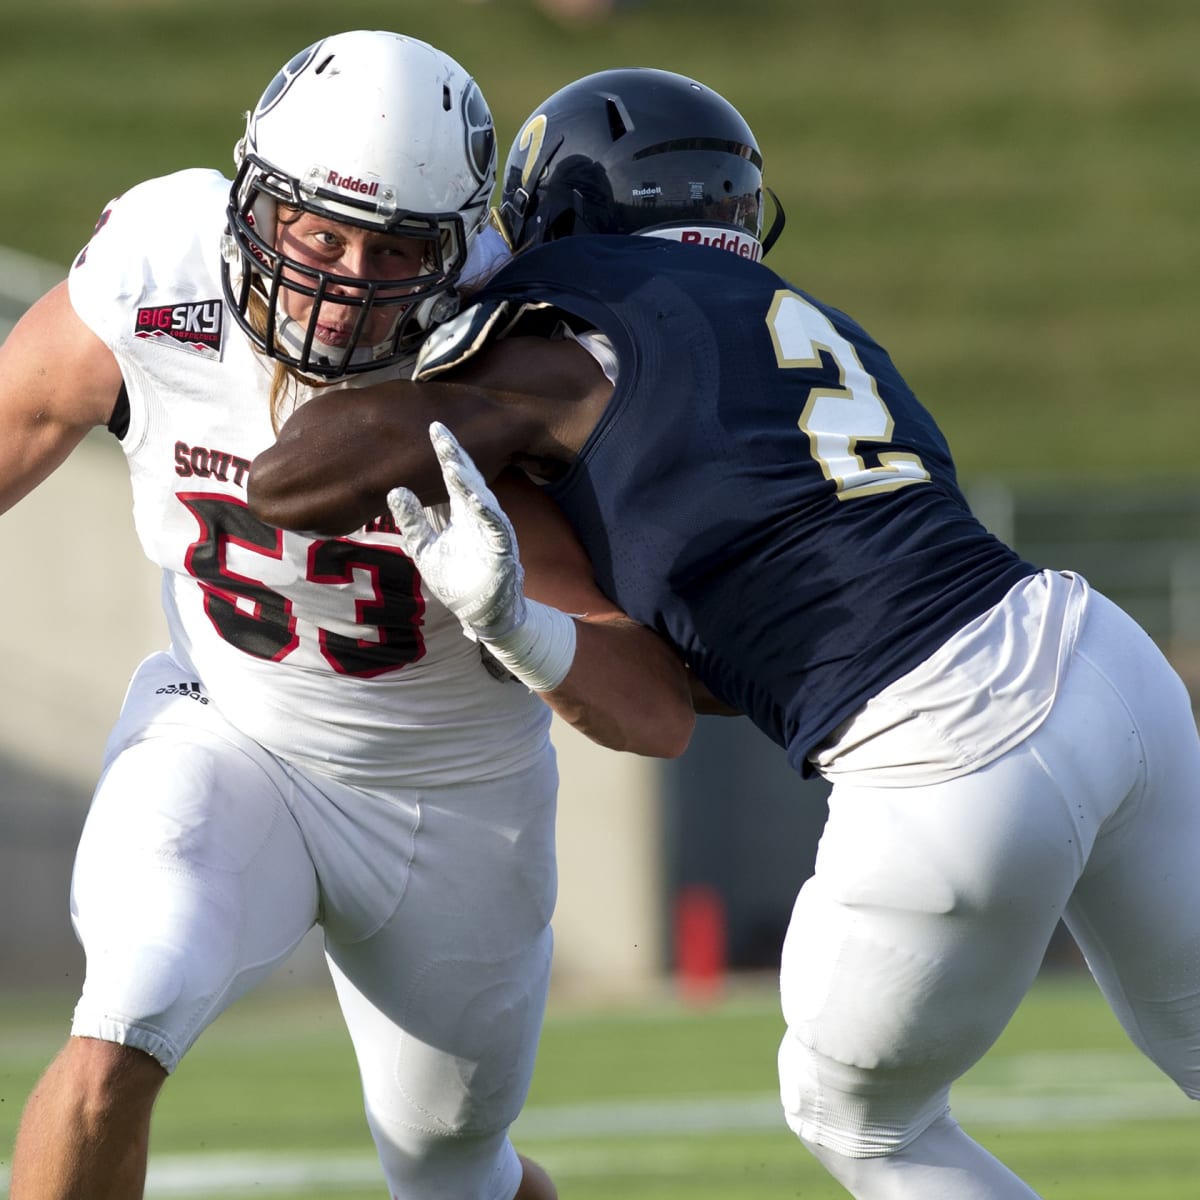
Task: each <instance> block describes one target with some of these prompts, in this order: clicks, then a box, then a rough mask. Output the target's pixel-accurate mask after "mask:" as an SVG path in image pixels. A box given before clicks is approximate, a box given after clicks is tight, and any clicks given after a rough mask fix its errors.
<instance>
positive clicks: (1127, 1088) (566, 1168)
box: [0, 1081, 1194, 1200]
mask: <svg viewBox="0 0 1200 1200" xmlns="http://www.w3.org/2000/svg"><path fill="white" fill-rule="evenodd" d="M954 1113H955V1116H956V1117H958V1118H959V1120H961V1121H962V1122H963V1123H964V1124H966V1125H968V1126H969V1125H972V1124H981V1125H1006V1126H1019V1125H1035V1126H1037V1127H1039V1128H1043V1129H1046V1128H1055V1127H1058V1128H1061V1127H1067V1126H1072V1125H1086V1124H1097V1123H1102V1122H1111V1121H1149V1120H1161V1119H1165V1118H1171V1117H1182V1118H1187V1117H1190V1116H1192V1115H1194V1113H1193V1110H1192V1107H1191V1102H1190V1101H1189V1100H1187V1099H1186V1098H1185V1097H1184V1096H1183V1095H1182V1093H1179V1092H1176V1091H1175V1090H1174V1089H1173V1088H1172V1087H1171V1085H1169V1084H1165V1083H1162V1082H1159V1081H1150V1082H1147V1083H1126V1084H1123V1085H1121V1086H1120V1087H1119V1090H1117V1089H1114V1090H1112V1091H1109V1092H1103V1091H1101V1092H1096V1091H1092V1092H1088V1093H1083V1094H1076V1095H1062V1094H1060V1095H1049V1094H1045V1093H1041V1094H1038V1095H1014V1094H1013V1093H1012V1092H1011V1091H1009V1090H1007V1089H1006V1090H1005V1091H1004V1093H1003V1094H994V1095H989V1094H988V1091H987V1089H984V1088H976V1089H963V1091H962V1094H956V1096H955V1100H954ZM737 1130H742V1131H745V1130H763V1131H764V1132H765V1131H770V1130H778V1131H779V1132H780V1133H781V1134H782V1135H785V1136H786V1126H785V1125H784V1123H783V1117H782V1114H781V1113H780V1109H779V1102H778V1100H777V1099H776V1098H775V1097H774V1096H772V1095H759V1096H712V1097H704V1098H701V1099H695V1100H686V1099H680V1100H670V1101H667V1100H645V1101H632V1102H631V1101H627V1100H615V1101H612V1102H611V1103H608V1104H578V1105H568V1106H564V1107H556V1108H549V1107H542V1108H530V1109H526V1111H525V1112H524V1113H523V1114H522V1116H521V1118H520V1120H519V1121H518V1122H517V1124H516V1126H515V1127H514V1130H513V1135H514V1138H515V1139H516V1140H517V1141H518V1142H521V1143H522V1144H528V1143H538V1142H557V1141H569V1140H572V1139H575V1140H581V1141H585V1140H588V1139H592V1138H605V1137H638V1136H647V1137H650V1136H660V1137H661V1136H663V1135H670V1136H677V1137H687V1136H694V1135H706V1134H712V1133H714V1132H722V1131H723V1132H732V1131H737ZM552 1157H553V1159H554V1160H555V1161H553V1163H551V1159H550V1157H547V1156H546V1155H543V1154H541V1153H539V1154H538V1158H539V1160H540V1161H543V1162H544V1163H545V1165H546V1166H547V1167H550V1166H553V1172H554V1174H555V1175H560V1176H570V1175H573V1176H577V1177H582V1176H596V1175H603V1174H606V1173H607V1172H608V1171H610V1170H611V1169H612V1155H611V1153H610V1152H608V1151H605V1152H603V1153H591V1152H588V1151H582V1150H576V1149H571V1150H567V1149H565V1148H564V1149H562V1150H560V1151H558V1152H557V1153H553V1152H552ZM637 1157H638V1163H637V1166H638V1169H639V1170H651V1171H654V1170H662V1171H664V1172H665V1171H673V1170H677V1169H679V1167H680V1166H681V1164H682V1152H679V1151H676V1152H666V1151H664V1153H663V1154H662V1155H659V1156H658V1157H656V1158H655V1159H654V1161H653V1162H649V1161H647V1162H643V1161H642V1157H643V1156H642V1155H641V1154H639V1155H638V1156H637ZM659 1159H661V1162H660V1161H659ZM379 1182H380V1175H379V1166H378V1164H377V1163H376V1161H375V1159H374V1157H373V1156H371V1155H366V1154H353V1155H318V1154H306V1153H303V1152H290V1151H289V1152H272V1153H270V1154H262V1153H254V1152H246V1153H242V1154H196V1155H163V1156H160V1157H158V1158H156V1159H155V1160H154V1161H153V1162H152V1163H151V1165H150V1170H149V1173H148V1177H147V1184H146V1200H166V1198H167V1197H190V1198H193V1200H203V1198H205V1197H209V1196H221V1195H227V1194H228V1193H229V1192H230V1191H233V1190H251V1189H252V1190H253V1191H254V1193H255V1195H257V1196H288V1195H291V1196H295V1195H303V1194H306V1193H307V1194H328V1193H329V1192H330V1191H334V1192H336V1191H339V1190H342V1191H349V1190H351V1189H354V1188H361V1187H364V1186H365V1187H373V1186H377V1185H378V1184H379ZM0 1186H2V1187H3V1188H4V1189H5V1190H7V1187H8V1172H7V1171H3V1170H0Z"/></svg>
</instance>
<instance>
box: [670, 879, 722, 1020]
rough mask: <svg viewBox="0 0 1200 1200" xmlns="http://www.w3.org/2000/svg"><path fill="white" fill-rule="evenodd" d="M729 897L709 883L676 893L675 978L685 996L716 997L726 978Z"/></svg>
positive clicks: (693, 997) (685, 888)
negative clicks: (722, 894)
mask: <svg viewBox="0 0 1200 1200" xmlns="http://www.w3.org/2000/svg"><path fill="white" fill-rule="evenodd" d="M726 965H727V955H726V926H725V901H724V900H723V899H722V898H721V894H720V892H718V891H717V889H716V888H714V887H709V886H707V885H706V884H700V883H693V884H688V885H687V886H686V887H683V888H680V889H679V891H678V892H677V893H676V895H675V978H676V980H677V982H678V984H679V989H680V992H681V993H682V994H683V997H684V999H686V1000H693V1001H697V1002H703V1001H708V1000H713V999H715V998H716V997H717V996H718V995H719V994H720V992H721V989H722V986H723V985H724V982H725V969H726Z"/></svg>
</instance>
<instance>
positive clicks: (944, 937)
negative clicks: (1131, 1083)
mask: <svg viewBox="0 0 1200 1200" xmlns="http://www.w3.org/2000/svg"><path fill="white" fill-rule="evenodd" d="M898 749H899V748H898ZM870 774H871V773H870V772H869V771H862V772H858V773H857V774H856V775H855V774H850V775H847V776H844V777H840V778H839V780H838V782H837V783H836V784H835V785H834V787H833V791H832V793H831V795H830V798H829V822H828V825H827V826H826V829H825V831H824V835H823V837H822V839H821V843H820V848H819V852H818V856H817V861H816V869H815V873H814V875H813V876H812V878H810V879H809V880H808V881H807V882H806V883H805V885H804V887H803V888H802V889H801V891H800V894H799V897H798V898H797V900H796V905H795V909H794V911H793V915H792V920H791V925H790V927H789V930H788V934H787V938H786V942H785V946H784V952H783V962H782V975H781V984H782V997H783V1007H784V1016H785V1018H786V1021H787V1027H788V1028H787V1033H786V1035H785V1037H784V1039H783V1043H782V1045H781V1047H780V1051H779V1074H780V1087H781V1097H782V1100H783V1105H784V1109H785V1112H786V1115H787V1120H788V1123H789V1125H790V1126H791V1127H792V1129H793V1130H794V1131H795V1132H796V1133H797V1134H798V1135H799V1136H800V1138H801V1139H802V1141H803V1142H804V1143H805V1145H806V1146H808V1148H809V1149H810V1150H812V1151H813V1153H814V1154H815V1155H816V1156H817V1157H818V1158H819V1159H820V1161H821V1162H822V1163H823V1164H824V1165H825V1166H826V1167H827V1169H828V1170H829V1171H830V1172H831V1173H832V1174H833V1175H834V1177H835V1178H837V1179H838V1181H839V1182H840V1183H841V1184H842V1185H843V1186H844V1187H846V1188H847V1189H848V1190H849V1191H850V1193H851V1194H852V1195H854V1196H856V1197H858V1198H859V1200H1029V1198H1030V1197H1033V1196H1034V1195H1035V1193H1034V1192H1033V1191H1031V1190H1030V1189H1029V1187H1027V1186H1026V1185H1025V1184H1024V1183H1022V1182H1021V1181H1020V1180H1018V1179H1017V1178H1016V1177H1015V1176H1014V1175H1012V1174H1011V1172H1009V1171H1008V1170H1007V1169H1006V1168H1005V1167H1003V1166H1001V1164H1000V1163H998V1162H997V1161H996V1160H995V1159H994V1158H992V1157H991V1156H990V1155H989V1154H988V1153H987V1152H986V1151H984V1150H983V1149H982V1148H981V1147H980V1146H979V1145H978V1144H976V1143H975V1142H974V1141H972V1140H971V1139H970V1138H969V1137H968V1136H967V1135H966V1134H965V1133H964V1132H963V1131H962V1129H961V1128H959V1126H958V1125H957V1124H956V1123H955V1122H954V1120H953V1118H952V1117H951V1116H950V1113H949V1094H950V1085H951V1083H952V1082H953V1081H954V1080H955V1079H957V1078H958V1077H959V1076H960V1075H962V1074H963V1073H964V1072H965V1071H966V1070H967V1069H968V1068H969V1067H971V1066H972V1065H973V1064H974V1063H975V1062H976V1061H978V1059H979V1058H980V1057H982V1055H983V1054H984V1052H985V1051H986V1050H987V1049H988V1047H989V1046H991V1045H992V1043H993V1042H994V1041H995V1039H996V1038H997V1037H998V1036H999V1034H1000V1033H1001V1031H1002V1030H1003V1029H1004V1026H1005V1025H1006V1024H1007V1022H1008V1020H1009V1018H1010V1017H1011V1016H1012V1014H1013V1012H1014V1011H1015V1009H1016V1008H1017V1005H1018V1004H1019V1003H1020V1001H1021V998H1022V997H1023V996H1024V994H1025V992H1026V990H1027V989H1028V988H1029V986H1030V984H1031V983H1032V982H1033V980H1034V977H1035V976H1036V974H1037V972H1038V969H1039V966H1040V964H1041V961H1042V958H1043V955H1044V952H1045V950H1046V946H1047V944H1048V942H1049V940H1050V937H1051V934H1052V933H1053V931H1054V928H1055V926H1056V924H1057V922H1058V920H1059V918H1060V917H1065V919H1066V922H1067V924H1068V926H1069V927H1070V929H1071V932H1072V933H1073V935H1074V936H1075V938H1076V940H1077V941H1078V943H1079V946H1080V947H1081V949H1082V950H1083V952H1084V954H1085V956H1086V958H1087V961H1088V965H1089V966H1090V968H1091V970H1092V973H1093V974H1094V975H1095V977H1096V979H1097V981H1098V982H1099V984H1100V987H1101V988H1102V989H1103V991H1104V995H1105V996H1106V997H1107V999H1108V1001H1109V1003H1110V1004H1111V1006H1112V1008H1113V1010H1114V1012H1115V1013H1116V1014H1117V1016H1118V1018H1119V1019H1120V1021H1121V1023H1122V1025H1123V1026H1124V1027H1125V1029H1126V1030H1127V1031H1128V1033H1129V1036H1130V1037H1131V1038H1132V1040H1133V1041H1134V1042H1135V1043H1136V1045H1137V1046H1138V1047H1139V1048H1140V1049H1141V1050H1142V1051H1143V1052H1144V1053H1145V1054H1147V1055H1148V1056H1149V1057H1150V1058H1151V1059H1152V1060H1153V1061H1154V1062H1155V1063H1157V1064H1158V1066H1159V1067H1161V1068H1162V1070H1163V1071H1164V1072H1166V1074H1167V1075H1169V1076H1170V1077H1171V1078H1172V1079H1173V1080H1174V1081H1175V1082H1176V1083H1177V1084H1178V1085H1179V1086H1180V1087H1181V1088H1182V1089H1183V1091H1184V1092H1185V1093H1186V1094H1187V1095H1189V1096H1191V1097H1193V1098H1200V740H1198V739H1197V733H1196V725H1195V722H1194V719H1193V716H1192V711H1191V706H1190V703H1189V700H1188V696H1187V694H1186V691H1185V689H1184V687H1183V684H1182V683H1181V681H1180V680H1179V678H1178V676H1177V675H1176V674H1175V672H1174V671H1173V670H1172V669H1171V667H1170V666H1169V665H1168V663H1167V662H1166V660H1165V659H1164V658H1163V656H1162V655H1161V654H1160V653H1159V651H1158V649H1157V648H1156V647H1155V646H1154V644H1153V642H1152V641H1151V640H1150V638H1149V637H1148V636H1147V635H1146V634H1145V633H1144V632H1143V631H1142V630H1141V629H1140V628H1139V627H1138V626H1137V625H1136V624H1135V623H1134V622H1133V621H1132V620H1131V619H1130V618H1129V617H1128V616H1126V615H1125V614H1124V613H1123V612H1122V611H1121V610H1120V609H1118V608H1117V607H1116V606H1115V605H1113V604H1112V603H1110V602H1109V601H1107V600H1106V599H1105V598H1104V597H1103V596H1100V595H1097V594H1096V593H1092V595H1091V598H1090V601H1089V603H1088V607H1087V610H1086V616H1085V619H1084V623H1083V627H1082V629H1081V631H1080V634H1079V638H1078V641H1077V643H1076V646H1075V650H1074V654H1073V656H1072V658H1071V659H1070V661H1069V664H1068V666H1067V669H1066V672H1065V674H1064V676H1063V679H1062V681H1061V684H1060V687H1059V691H1058V694H1057V697H1056V699H1055V702H1054V705H1053V707H1052V708H1051V710H1050V713H1049V715H1048V716H1047V717H1046V719H1045V721H1044V722H1043V723H1042V724H1041V726H1040V727H1039V728H1038V729H1037V730H1036V731H1035V732H1034V733H1033V734H1032V735H1031V736H1029V737H1028V738H1026V739H1025V740H1024V741H1023V742H1021V743H1020V744H1019V745H1017V746H1016V747H1014V748H1013V749H1011V750H1009V751H1008V752H1007V753H1005V754H1003V755H1001V756H1000V757H999V758H996V759H995V760H993V761H991V762H989V763H988V764H987V765H986V766H984V767H982V768H980V769H977V770H975V771H973V772H972V773H970V774H966V775H962V776H959V777H957V778H953V779H949V780H947V781H943V782H939V783H935V784H931V785H922V786H911V787H897V786H891V787H880V786H873V785H872V780H871V778H870Z"/></svg>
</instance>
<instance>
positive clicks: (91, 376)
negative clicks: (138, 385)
mask: <svg viewBox="0 0 1200 1200" xmlns="http://www.w3.org/2000/svg"><path fill="white" fill-rule="evenodd" d="M48 346H53V347H54V350H53V352H49V353H48V352H47V350H46V347H48ZM120 390H121V372H120V369H119V367H118V366H117V361H116V359H115V358H114V357H113V355H112V353H111V352H110V351H109V349H108V347H106V346H105V345H104V343H103V342H101V341H100V339H99V338H98V337H97V336H96V335H95V334H94V333H92V331H91V330H90V329H88V328H87V326H86V325H84V323H83V322H82V321H81V320H80V319H79V317H78V316H77V315H76V314H75V310H74V309H73V308H72V307H71V301H70V299H69V297H68V295H67V285H66V283H65V282H64V283H61V284H59V285H58V286H57V287H55V288H52V289H51V290H50V291H49V292H47V293H46V295H45V296H43V297H42V298H41V299H40V300H39V301H38V302H37V303H36V304H34V305H33V307H32V308H30V309H29V311H28V312H26V313H25V315H24V316H23V317H22V318H21V320H20V321H18V322H17V324H16V326H15V328H14V329H13V330H12V332H11V333H10V334H9V335H8V337H7V338H6V339H5V341H4V343H3V345H0V424H2V425H3V427H4V437H3V439H0V511H4V510H5V509H8V508H11V507H12V506H13V505H14V504H16V503H17V501H18V500H20V499H21V497H22V496H24V495H26V494H27V493H29V492H31V491H32V490H33V489H34V488H35V487H37V485H38V484H39V483H41V482H42V480H43V479H45V478H46V477H47V476H48V475H50V474H51V473H52V472H53V471H54V470H55V469H56V468H57V467H58V466H59V465H60V464H61V463H62V462H63V461H64V460H65V459H66V458H67V456H68V455H69V454H70V453H71V451H72V450H73V449H74V448H75V447H76V446H77V445H78V444H79V442H80V441H82V440H83V438H84V436H85V435H86V434H87V432H88V430H90V429H92V428H94V427H95V426H97V425H103V424H105V422H107V421H108V419H109V417H110V416H111V414H112V410H113V406H114V404H115V403H116V400H117V396H118V394H119V392H120Z"/></svg>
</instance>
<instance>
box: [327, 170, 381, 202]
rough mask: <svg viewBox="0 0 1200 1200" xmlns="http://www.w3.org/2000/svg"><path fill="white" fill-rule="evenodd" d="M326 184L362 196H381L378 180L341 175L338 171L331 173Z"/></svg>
mask: <svg viewBox="0 0 1200 1200" xmlns="http://www.w3.org/2000/svg"><path fill="white" fill-rule="evenodd" d="M325 182H326V183H329V184H332V185H333V186H334V187H336V188H342V189H343V190H344V191H347V192H358V193H359V195H361V196H377V195H378V194H379V180H378V179H375V180H370V181H368V180H366V179H359V178H356V177H355V176H353V175H339V174H338V173H337V172H336V171H330V172H329V174H328V175H326V176H325Z"/></svg>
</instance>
